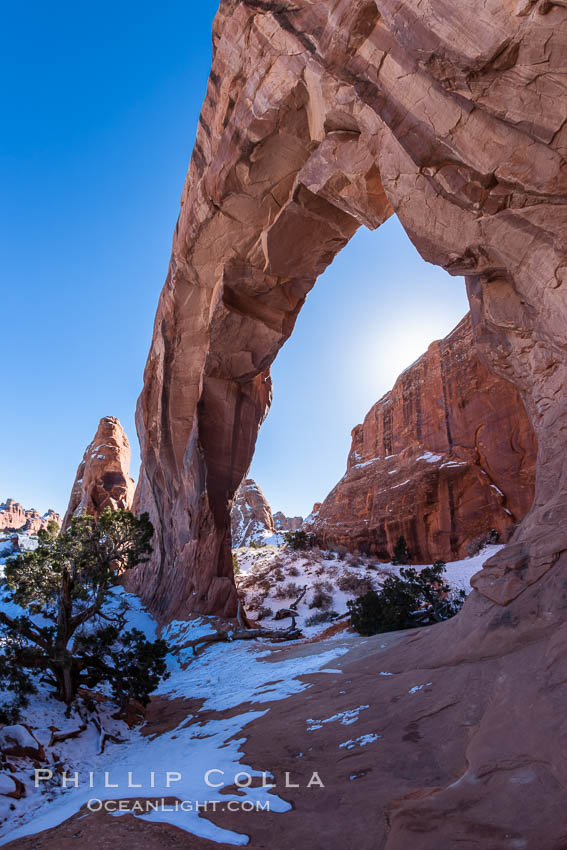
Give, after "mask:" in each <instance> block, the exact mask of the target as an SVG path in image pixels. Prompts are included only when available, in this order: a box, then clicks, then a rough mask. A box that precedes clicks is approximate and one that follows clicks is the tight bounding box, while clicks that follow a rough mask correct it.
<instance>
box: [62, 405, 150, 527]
mask: <svg viewBox="0 0 567 850" xmlns="http://www.w3.org/2000/svg"><path fill="white" fill-rule="evenodd" d="M130 455H131V452H130V443H129V442H128V437H127V436H126V434H125V433H124V430H123V428H122V425H121V424H120V422H119V420H118V419H116V418H115V417H114V416H105V417H104V418H103V419H101V420H100V422H99V425H98V428H97V431H96V434H95V436H94V439H93V441H92V442H91V443H89V445H88V446H87V448H86V450H85V453H84V455H83V459H82V461H81V463H80V464H79V467H78V469H77V474H76V476H75V481H74V483H73V488H72V490H71V497H70V499H69V506H68V507H67V513H66V514H65V519H64V521H63V528H64V529H66V528H68V527H69V525H70V524H71V520H72V519H73V517H75V516H81V515H82V514H90V515H91V516H95V517H99V516H100V515H101V513H102V512H103V511H104V510H105V509H106V508H112V510H117V509H120V508H121V509H124V510H130V508H131V507H132V501H133V498H134V489H135V485H134V481H133V479H132V478H130Z"/></svg>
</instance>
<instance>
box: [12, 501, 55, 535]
mask: <svg viewBox="0 0 567 850" xmlns="http://www.w3.org/2000/svg"><path fill="white" fill-rule="evenodd" d="M50 522H55V523H57V525H59V526H60V525H61V517H60V516H59V514H58V513H56V512H55V511H54V510H52V509H51V508H50V509H49V510H48V511H47V513H45V514H40V513H39V512H38V511H36V510H35V509H34V508H32V509H30V510H26V509H25V508H23V507H22V505H20V503H19V502H15V501H14V500H13V499H7V500H6V501H5V502H4V503H3V504H1V505H0V530H3V529H9V530H10V531H12V530H13V531H27V532H29V533H30V534H34V533H36V532H38V531H39V530H40V529H41V528H47V526H48V524H49V523H50Z"/></svg>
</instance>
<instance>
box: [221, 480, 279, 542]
mask: <svg viewBox="0 0 567 850" xmlns="http://www.w3.org/2000/svg"><path fill="white" fill-rule="evenodd" d="M230 516H231V529H232V545H233V546H234V547H238V546H250V544H251V543H260V542H261V541H262V539H263V538H265V537H266V536H267V535H270V534H273V533H274V531H275V529H274V518H273V517H272V511H271V508H270V506H269V504H268V502H267V501H266V497H265V496H264V494H263V493H262V491H261V490H260V488H259V487H258V485H257V484H256V482H255V481H254V479H253V478H247V479H246V481H243V482H242V484H241V485H240V487H239V489H238V493H237V494H236V500H235V502H234V505H233V507H232V511H231V515H230Z"/></svg>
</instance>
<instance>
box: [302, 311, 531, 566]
mask: <svg viewBox="0 0 567 850" xmlns="http://www.w3.org/2000/svg"><path fill="white" fill-rule="evenodd" d="M536 455H537V445H536V441H535V437H534V433H533V430H532V428H531V426H530V424H529V421H528V417H527V414H526V411H525V407H524V404H523V402H522V400H521V398H520V396H519V394H518V392H517V390H516V389H515V387H514V386H513V385H512V384H510V383H508V382H507V381H504V380H502V378H499V377H497V376H496V375H494V374H491V373H490V372H489V371H488V370H487V369H486V367H485V366H484V365H483V364H482V363H481V362H480V361H479V359H478V356H477V354H476V349H475V346H474V340H473V331H472V323H471V318H470V315H467V316H465V318H464V319H463V320H462V321H461V322H460V323H459V324H458V325H457V327H456V328H455V329H454V330H453V331H452V332H451V333H450V334H449V335H448V336H447V337H446V338H445V339H442V340H440V341H438V342H434V343H432V344H431V345H430V346H429V348H428V350H427V353H426V354H424V355H423V356H422V357H420V358H419V360H417V361H416V362H415V363H414V364H413V365H412V366H410V367H409V369H406V370H405V372H403V374H402V375H400V377H399V378H398V380H397V381H396V383H395V385H394V387H393V389H392V390H391V392H389V393H387V394H386V395H385V396H383V397H382V398H381V399H380V400H379V401H378V402H376V404H375V405H374V406H373V407H372V408H371V410H370V411H369V413H368V414H367V416H366V418H365V420H364V422H363V424H362V425H357V427H356V428H355V429H354V430H353V432H352V447H351V451H350V454H349V457H348V465H347V471H346V474H345V475H344V477H343V478H342V479H341V480H340V481H339V483H338V484H337V485H336V487H335V488H334V489H333V490H332V491H331V492H330V493H329V495H328V496H327V498H326V499H325V501H324V502H323V504H322V505H321V506H320V507H319V510H318V512H317V515H316V517H315V518H314V519H313V521H312V522H311V523H310V525H309V530H310V531H313V532H314V533H315V534H316V536H317V538H318V540H319V542H320V543H321V544H322V545H325V546H328V545H330V544H342V545H344V546H346V547H347V548H348V549H349V550H350V551H355V550H360V551H363V552H368V553H372V554H383V555H384V556H388V553H390V554H391V552H392V550H393V547H394V544H395V542H396V540H397V538H398V537H399V535H401V534H403V535H404V537H405V538H406V541H407V543H408V545H409V548H410V551H411V552H412V554H413V561H414V563H432V561H434V560H437V559H438V558H442V559H443V560H446V561H448V560H455V559H457V558H462V557H465V556H466V554H467V551H468V550H467V547H468V545H469V544H470V543H471V542H472V541H474V540H475V539H476V538H478V537H479V536H481V535H486V533H487V532H488V531H489V530H491V529H495V530H496V531H498V532H499V534H500V540H501V541H506V540H507V539H508V537H509V536H510V533H511V531H512V530H513V529H514V528H515V525H516V524H517V523H518V522H519V521H520V520H522V519H523V518H524V516H525V515H526V514H527V513H528V511H529V509H530V507H531V505H532V502H533V497H534V486H535V468H536Z"/></svg>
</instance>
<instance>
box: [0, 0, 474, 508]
mask: <svg viewBox="0 0 567 850" xmlns="http://www.w3.org/2000/svg"><path fill="white" fill-rule="evenodd" d="M216 6H217V3H216V2H214V1H213V2H211V0H202V2H200V3H199V4H195V3H190V2H183V3H182V2H178V0H170V1H169V2H164V3H162V4H155V3H149V2H145V0H138V2H136V3H135V4H134V3H130V2H124V3H121V4H115V3H110V2H100V3H98V4H96V6H88V7H84V6H83V7H81V6H80V5H79V6H77V4H71V3H68V2H61V3H59V4H49V5H47V4H40V3H37V2H32V3H28V4H26V5H23V4H10V6H9V7H7V9H6V10H5V12H4V15H3V27H2V34H1V36H0V39H1V41H0V63H1V64H2V69H1V70H2V79H3V81H4V84H5V85H4V98H3V109H2V125H3V126H2V128H1V132H0V149H1V153H0V186H1V192H2V203H1V205H0V216H1V221H0V256H1V262H0V275H1V316H2V323H1V329H2V330H1V337H0V339H1V346H2V367H1V374H2V389H3V393H2V399H3V403H2V408H1V415H0V452H1V456H0V500H2V499H5V498H6V497H8V496H11V497H13V498H16V499H18V500H19V501H21V502H23V503H24V505H25V506H26V507H36V508H37V509H39V510H41V511H44V510H46V509H47V508H48V507H54V508H56V509H58V510H60V511H63V510H64V509H65V507H66V503H67V500H68V496H69V491H70V487H71V484H72V482H73V478H74V475H75V471H76V467H77V465H78V463H79V460H80V458H81V456H82V453H83V451H84V448H85V446H86V445H87V443H88V442H89V441H90V440H91V439H92V436H93V434H94V431H95V429H96V426H97V423H98V420H99V419H100V417H101V416H105V415H113V416H118V417H119V418H120V420H121V421H122V423H123V425H124V427H125V429H126V431H127V433H128V436H129V437H130V440H131V442H132V444H133V450H134V463H133V473H134V475H136V474H137V464H138V454H137V451H138V450H137V439H136V435H135V428H134V408H135V402H136V398H137V396H138V393H139V391H140V388H141V381H142V372H143V367H144V363H145V359H146V355H147V351H148V347H149V343H150V338H151V331H152V323H153V317H154V312H155V308H156V304H157V299H158V295H159V292H160V289H161V286H162V283H163V280H164V278H165V274H166V270H167V263H168V259H169V252H170V246H171V234H172V232H173V227H174V225H175V221H176V218H177V213H178V202H179V196H180V194H181V189H182V186H183V180H184V176H185V171H186V169H187V164H188V161H189V157H190V154H191V148H192V146H193V141H194V136H195V129H196V125H197V119H198V115H199V110H200V105H201V102H202V99H203V96H204V91H205V86H206V80H207V76H208V72H209V65H210V52H211V51H210V44H211V36H210V31H211V22H212V19H213V16H214V13H215V11H216ZM466 309H467V304H466V298H465V294H464V286H463V283H462V281H461V280H458V279H451V278H449V277H448V276H447V275H446V274H445V273H444V272H442V271H441V270H439V269H436V268H434V267H432V266H428V265H427V264H425V263H424V262H423V261H422V260H421V259H420V258H419V256H418V255H417V253H416V251H415V249H414V248H413V247H412V246H411V244H410V243H409V240H408V239H407V237H406V236H405V234H404V232H403V230H402V228H401V226H400V225H399V223H398V222H397V221H396V220H390V221H389V222H387V223H386V225H384V226H383V227H382V228H381V229H380V230H379V231H377V232H375V233H370V232H369V231H366V230H360V231H359V232H358V234H357V235H356V236H355V238H354V239H353V240H352V242H351V243H350V244H349V245H348V246H347V248H346V249H345V250H344V251H343V252H342V254H341V255H340V256H339V257H338V258H337V259H336V260H335V262H334V263H333V265H332V266H331V268H330V269H329V270H328V271H327V273H326V274H325V275H324V276H323V277H322V278H321V279H320V280H319V281H318V283H317V285H316V287H315V289H314V290H313V292H312V293H311V294H310V296H309V298H308V301H307V304H306V306H305V308H304V310H303V312H302V314H301V315H300V317H299V320H298V323H297V326H296V330H295V333H294V335H293V337H292V338H291V340H290V341H289V342H288V343H287V344H286V346H285V347H284V349H283V351H282V352H281V354H280V356H279V358H278V360H277V362H276V364H275V365H274V370H273V373H274V382H275V392H274V404H273V407H272V412H271V414H270V416H269V417H268V420H267V422H266V423H265V424H264V426H263V428H262V431H261V434H260V437H259V440H258V447H257V453H256V457H255V459H254V463H253V467H252V474H253V475H254V476H255V477H256V479H257V481H258V483H259V484H260V486H261V487H262V488H263V490H264V492H265V493H266V495H267V496H268V498H269V500H270V501H271V503H272V506H273V508H274V510H277V509H283V510H284V511H286V512H288V513H306V512H308V510H309V509H310V507H311V505H312V503H313V502H314V501H315V500H320V499H321V498H322V497H324V496H325V495H326V493H327V492H328V491H329V489H331V487H332V486H333V485H334V484H335V483H336V481H337V480H338V479H339V478H340V477H341V475H342V474H343V472H344V468H345V463H346V455H347V452H348V447H349V445H350V431H351V429H352V427H354V425H356V424H357V423H358V422H359V421H361V419H362V418H363V416H364V414H365V412H366V411H367V410H368V408H369V407H370V405H371V404H372V403H373V402H374V401H376V399H377V398H378V397H379V396H380V395H381V394H382V393H383V392H385V391H386V390H388V389H389V388H390V386H391V384H392V382H393V379H394V377H395V375H396V374H397V373H398V372H399V371H400V369H402V368H404V367H405V366H407V365H408V364H409V363H410V362H412V361H413V360H414V359H415V357H416V356H417V355H418V354H419V353H420V352H421V351H422V350H423V349H424V348H425V347H426V345H427V343H428V342H429V341H431V340H432V339H435V338H436V337H438V336H440V335H443V334H445V333H446V332H447V331H449V330H450V329H451V328H452V327H453V325H455V324H456V322H457V321H458V320H459V319H460V317H461V316H462V315H463V314H464V313H465V312H466Z"/></svg>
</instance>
